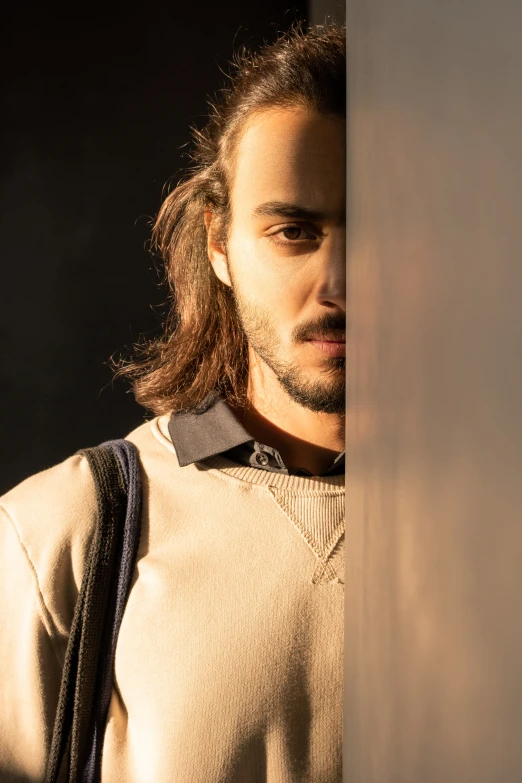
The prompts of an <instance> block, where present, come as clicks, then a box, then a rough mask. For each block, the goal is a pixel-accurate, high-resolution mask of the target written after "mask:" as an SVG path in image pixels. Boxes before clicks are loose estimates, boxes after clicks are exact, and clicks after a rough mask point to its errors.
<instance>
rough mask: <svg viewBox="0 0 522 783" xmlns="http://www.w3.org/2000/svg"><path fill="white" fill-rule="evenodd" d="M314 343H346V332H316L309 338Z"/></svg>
mask: <svg viewBox="0 0 522 783" xmlns="http://www.w3.org/2000/svg"><path fill="white" fill-rule="evenodd" d="M309 342H313V343H345V342H346V332H330V333H329V334H314V335H313V337H310V338H309Z"/></svg>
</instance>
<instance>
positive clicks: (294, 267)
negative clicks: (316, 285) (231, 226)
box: [229, 238, 313, 320]
mask: <svg viewBox="0 0 522 783" xmlns="http://www.w3.org/2000/svg"><path fill="white" fill-rule="evenodd" d="M229 263H230V267H231V270H232V275H233V276H234V279H235V282H236V285H237V287H238V289H239V291H240V292H241V294H242V296H243V298H245V299H246V300H248V301H252V302H256V303H258V304H259V305H260V306H262V307H263V309H264V310H266V311H270V312H275V311H276V312H278V313H279V314H280V315H281V318H282V320H286V319H287V318H298V317H299V314H300V313H301V311H302V310H304V309H305V308H306V306H307V304H308V303H309V301H310V299H311V297H312V292H313V284H312V281H313V275H312V274H311V271H312V270H311V266H312V262H311V261H310V262H307V259H306V258H304V257H303V256H300V257H299V258H295V257H294V258H292V257H281V256H278V255H277V254H276V253H275V252H274V250H273V249H272V248H271V246H270V243H269V242H266V241H260V240H249V239H247V238H237V239H235V241H233V242H230V243H229Z"/></svg>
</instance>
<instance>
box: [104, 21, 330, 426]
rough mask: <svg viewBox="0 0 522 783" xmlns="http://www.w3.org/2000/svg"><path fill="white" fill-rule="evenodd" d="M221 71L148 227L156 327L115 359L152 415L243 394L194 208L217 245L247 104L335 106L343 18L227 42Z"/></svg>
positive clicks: (226, 312)
mask: <svg viewBox="0 0 522 783" xmlns="http://www.w3.org/2000/svg"><path fill="white" fill-rule="evenodd" d="M228 79H229V82H228V86H227V87H226V88H225V89H224V90H222V91H221V93H220V98H219V100H216V101H214V102H210V103H209V106H210V114H209V117H208V121H207V124H206V125H205V127H204V128H203V129H202V130H199V131H198V130H193V144H194V146H193V152H192V156H191V157H192V161H193V165H192V167H191V169H190V170H189V171H188V172H187V173H186V175H185V177H184V179H182V180H181V181H180V182H179V183H178V185H177V187H175V188H174V189H173V190H172V192H171V193H170V194H169V195H168V196H167V197H166V199H165V201H164V202H163V204H162V206H161V208H160V211H159V213H158V216H157V218H156V222H155V225H154V228H153V232H152V240H151V249H152V251H153V252H155V253H157V254H158V255H159V256H160V258H161V259H162V261H163V263H164V265H165V277H166V282H167V284H168V289H169V301H168V307H169V310H168V316H167V318H166V320H165V323H164V326H163V330H162V333H161V335H160V336H159V337H157V338H155V339H153V340H150V341H148V342H147V343H145V344H141V345H138V346H136V347H135V355H134V358H133V359H131V360H127V361H122V362H120V365H119V367H118V368H117V375H119V376H126V377H127V378H129V379H130V380H131V383H132V389H133V391H134V395H135V398H136V400H137V402H138V403H140V404H141V405H143V406H144V407H145V408H146V409H148V410H150V411H152V412H153V413H154V414H156V415H160V414H163V413H168V412H171V411H180V410H190V409H196V410H198V408H199V409H201V405H202V403H204V401H205V400H206V399H209V398H210V397H211V396H212V394H211V393H212V392H217V393H219V394H221V395H222V396H223V397H224V398H225V399H226V400H227V401H229V402H230V403H231V404H233V405H235V406H237V407H242V406H244V404H245V402H246V386H247V378H248V351H247V340H246V337H245V334H244V332H243V329H242V327H241V324H240V321H239V318H238V314H237V310H236V305H235V301H234V297H233V293H232V291H231V289H230V288H229V287H228V286H227V285H225V284H224V283H222V282H221V281H220V280H219V279H218V278H217V276H216V275H215V273H214V271H213V269H212V267H211V264H210V262H209V259H208V254H207V233H206V228H205V223H204V214H205V212H208V211H210V212H211V213H212V231H213V232H215V235H216V238H217V240H218V241H220V242H222V243H223V244H224V245H226V239H227V236H228V228H229V225H230V200H229V193H230V184H231V178H232V176H233V168H234V151H235V149H236V148H237V143H238V140H239V138H240V134H241V130H242V128H243V127H244V125H245V122H246V121H247V119H249V118H250V117H251V115H252V114H254V113H256V112H259V111H263V110H265V109H267V108H271V107H281V108H287V107H292V106H300V107H305V108H312V109H314V110H316V111H319V112H324V113H329V114H336V115H339V116H345V114H346V28H345V27H344V26H338V25H334V24H329V25H325V26H322V25H321V26H320V25H317V26H315V27H312V28H310V29H308V30H305V29H304V27H303V25H302V24H297V25H294V27H293V28H292V29H291V30H290V31H288V32H286V33H284V34H282V35H281V36H280V37H279V38H277V40H276V41H275V43H272V44H265V45H264V46H263V47H262V48H261V49H260V50H258V51H257V52H251V51H247V50H246V49H245V48H243V49H242V50H240V51H239V52H237V53H236V54H235V56H234V60H233V63H232V72H231V74H230V75H229V77H228Z"/></svg>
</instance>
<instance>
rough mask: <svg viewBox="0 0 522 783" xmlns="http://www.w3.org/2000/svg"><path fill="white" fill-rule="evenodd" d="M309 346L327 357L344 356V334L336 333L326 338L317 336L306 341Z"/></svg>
mask: <svg viewBox="0 0 522 783" xmlns="http://www.w3.org/2000/svg"><path fill="white" fill-rule="evenodd" d="M308 342H309V343H310V345H312V346H313V347H314V348H316V349H317V350H318V351H320V352H321V353H323V354H326V355H327V356H344V355H345V353H346V334H345V333H341V332H338V333H337V334H331V333H330V334H329V335H327V336H323V335H317V336H315V337H312V338H311V339H310V340H308Z"/></svg>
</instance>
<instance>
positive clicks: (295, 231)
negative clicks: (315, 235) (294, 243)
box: [279, 226, 306, 240]
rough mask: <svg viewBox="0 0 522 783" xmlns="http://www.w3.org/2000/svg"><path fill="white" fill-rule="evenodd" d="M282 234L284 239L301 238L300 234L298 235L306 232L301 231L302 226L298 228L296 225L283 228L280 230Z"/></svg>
mask: <svg viewBox="0 0 522 783" xmlns="http://www.w3.org/2000/svg"><path fill="white" fill-rule="evenodd" d="M279 233H280V234H282V235H283V236H284V238H285V239H290V240H292V239H303V237H302V236H300V235H301V234H303V233H306V232H304V231H303V229H302V228H299V227H298V226H289V227H288V228H283V229H282V230H281V231H280V232H279Z"/></svg>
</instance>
